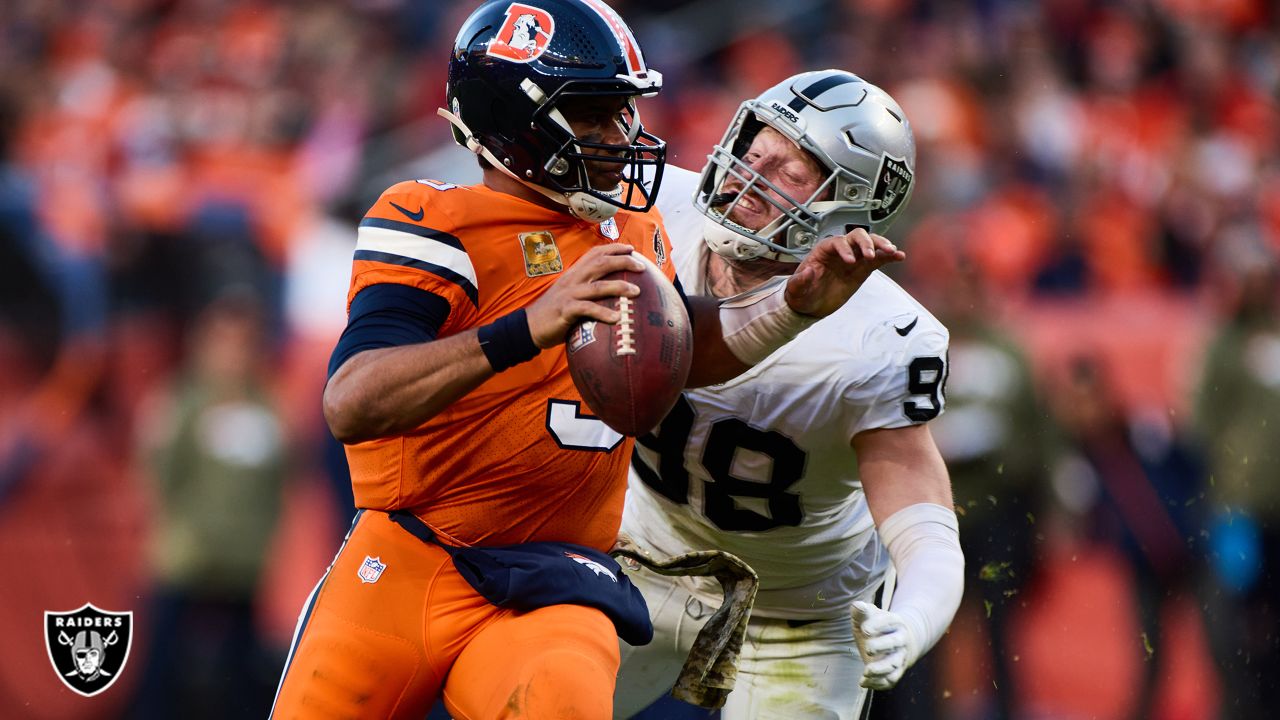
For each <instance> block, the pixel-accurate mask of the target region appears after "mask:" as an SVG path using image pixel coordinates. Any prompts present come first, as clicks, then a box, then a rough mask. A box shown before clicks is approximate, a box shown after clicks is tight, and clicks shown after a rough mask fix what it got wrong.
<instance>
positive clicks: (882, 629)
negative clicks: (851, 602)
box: [862, 608, 898, 637]
mask: <svg viewBox="0 0 1280 720" xmlns="http://www.w3.org/2000/svg"><path fill="white" fill-rule="evenodd" d="M897 627H898V623H897V620H896V618H895V617H894V616H893V614H891V613H887V612H885V611H883V610H880V609H879V608H877V609H876V610H875V611H874V612H872V613H870V614H868V616H867V618H866V619H865V620H863V621H862V633H863V634H864V635H866V636H868V637H872V636H876V635H883V634H885V633H889V632H893V631H894V630H895V629H896V628H897Z"/></svg>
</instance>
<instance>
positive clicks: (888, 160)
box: [870, 155, 913, 222]
mask: <svg viewBox="0 0 1280 720" xmlns="http://www.w3.org/2000/svg"><path fill="white" fill-rule="evenodd" d="M912 180H913V177H912V175H911V168H909V167H907V162H906V161H905V160H903V159H902V158H896V157H891V156H889V155H885V156H884V157H883V159H882V160H881V161H880V171H879V172H878V173H876V187H875V190H874V191H873V192H872V193H871V199H872V200H879V202H878V203H876V207H874V208H872V209H871V213H870V214H871V221H872V222H880V221H881V220H884V219H885V218H887V217H889V216H891V215H893V212H894V211H895V210H897V208H898V206H899V205H901V204H902V202H903V201H904V200H906V199H907V193H908V192H910V190H911V181H912Z"/></svg>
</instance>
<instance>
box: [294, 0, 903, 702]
mask: <svg viewBox="0 0 1280 720" xmlns="http://www.w3.org/2000/svg"><path fill="white" fill-rule="evenodd" d="M660 86H661V75H660V74H659V73H657V72H655V71H653V70H650V69H649V68H647V67H646V66H645V63H644V59H643V57H642V55H641V53H640V49H639V46H638V45H637V44H636V42H635V39H634V37H633V36H632V34H631V31H630V30H629V29H628V27H627V26H626V25H625V24H624V23H623V21H622V20H621V18H619V17H618V16H617V14H616V13H614V12H613V11H612V10H611V9H610V8H609V7H608V6H607V5H605V4H604V3H603V2H602V0H526V1H525V2H511V0H496V1H494V2H488V3H486V4H484V5H482V6H481V7H480V8H479V9H477V10H476V11H475V12H474V13H472V15H471V16H470V17H469V18H468V19H467V20H466V21H465V22H464V24H463V26H462V29H461V31H460V32H459V34H458V37H457V41H456V42H455V46H454V48H453V53H452V56H451V60H450V66H449V81H448V89H447V101H448V108H447V109H444V110H441V115H443V116H444V117H446V119H448V120H449V122H451V123H452V124H453V127H454V134H455V138H456V139H457V140H458V142H459V143H460V144H462V145H464V146H465V147H467V148H469V149H470V150H472V151H473V152H475V153H476V154H477V155H479V156H480V157H481V158H482V159H483V165H484V180H483V183H482V184H480V185H475V186H468V187H461V186H455V185H452V184H449V183H443V182H436V181H427V180H421V181H410V182H404V183H400V184H398V185H395V186H393V187H392V188H390V189H388V190H387V191H386V192H384V193H383V195H382V196H381V197H380V198H379V199H378V201H377V202H376V203H375V204H374V206H373V207H372V208H371V209H370V210H369V212H368V213H367V215H366V217H365V218H364V220H362V221H361V223H360V228H359V236H358V242H357V246H356V252H355V259H354V264H353V269H352V281H351V287H350V291H349V294H348V303H349V314H348V325H347V329H346V331H345V332H344V333H343V336H342V338H341V339H340V340H339V342H338V345H337V347H336V348H335V349H334V353H333V358H332V360H331V362H330V378H329V382H328V385H327V387H326V389H325V393H324V412H325V418H326V420H327V421H328V423H329V427H330V429H331V430H332V431H333V433H334V435H335V436H336V437H337V438H338V439H339V440H341V441H342V442H343V443H345V444H346V446H347V457H348V461H349V463H350V466H351V474H352V482H353V485H354V490H355V497H356V504H357V506H358V507H359V508H361V510H360V512H359V513H358V514H357V516H356V520H355V522H354V523H353V525H352V529H351V531H350V532H349V533H348V535H347V538H346V540H345V541H344V543H343V546H342V548H341V549H340V550H339V552H338V555H337V557H336V558H335V559H334V561H333V563H332V565H330V567H329V570H328V571H327V572H326V574H325V576H324V577H323V578H322V579H321V580H320V582H319V584H318V585H317V586H316V589H315V590H314V591H313V592H312V594H311V596H310V597H309V598H308V600H307V602H306V605H305V607H304V608H303V611H302V613H301V615H300V617H299V621H298V627H297V630H296V631H295V634H294V640H293V643H292V645H291V648H290V652H289V656H288V659H287V661H286V664H285V668H284V673H283V675H282V677H281V682H280V688H279V690H278V692H277V696H276V702H275V705H274V708H273V710H272V713H273V716H275V717H281V718H293V717H306V718H314V717H361V718H375V717H376V718H386V717H396V718H399V717H405V718H414V719H415V720H417V719H418V718H421V717H423V716H424V715H425V714H426V713H427V711H428V709H429V708H430V707H431V705H432V703H433V702H434V701H435V700H436V699H437V698H443V699H444V702H445V705H446V707H447V708H448V709H449V711H450V712H451V713H452V714H453V715H454V717H456V718H466V719H473V720H479V719H480V718H485V719H487V718H506V717H511V718H517V717H518V718H552V717H555V718H560V717H574V718H600V719H604V718H608V717H610V716H611V708H612V695H613V686H614V681H615V676H616V673H617V670H618V663H619V657H618V643H617V640H616V639H615V636H616V637H622V638H623V639H626V640H627V641H628V642H631V643H632V644H642V643H643V642H645V641H646V640H647V638H648V637H649V636H650V635H651V634H652V626H651V624H650V622H649V618H648V614H647V611H646V609H645V606H644V601H643V598H642V597H641V596H640V595H639V592H638V591H637V590H635V588H634V587H632V586H631V585H630V583H629V581H628V580H627V578H626V576H625V575H623V574H622V573H620V572H619V571H618V566H617V564H616V563H615V562H614V561H613V560H612V559H611V558H610V557H609V556H608V555H607V554H606V551H607V550H608V549H609V548H610V547H611V546H612V545H613V543H614V540H615V537H616V534H617V530H618V525H619V522H620V519H621V513H622V501H623V495H624V493H625V489H626V476H627V464H628V461H629V459H630V455H631V447H632V442H633V440H632V438H629V437H623V436H621V435H619V434H618V433H616V432H614V431H613V430H611V429H610V428H608V427H607V426H605V425H604V424H603V423H602V422H601V421H600V420H598V419H596V418H593V417H591V416H590V415H588V414H586V413H584V412H583V410H584V408H583V405H582V399H581V397H580V395H579V394H578V392H577V390H576V389H575V387H574V385H573V382H572V380H571V378H570V376H569V372H568V365H567V362H566V359H565V351H564V347H563V343H564V338H565V335H566V333H567V332H568V330H569V329H570V328H571V327H572V326H573V325H574V324H575V323H577V322H578V321H579V320H583V319H593V320H596V321H598V322H605V323H613V322H616V321H617V320H618V315H617V313H616V312H614V311H613V310H611V309H608V308H607V307H605V306H604V305H601V304H599V303H598V302H596V301H597V300H603V299H607V298H612V297H618V296H635V295H636V294H637V293H638V292H639V290H638V288H637V287H636V286H634V285H632V284H630V283H627V282H624V281H606V280H601V278H602V277H603V276H605V275H607V274H609V273H611V272H614V271H617V270H623V269H629V268H630V269H639V268H640V267H641V265H642V264H641V261H639V260H637V259H635V258H633V257H632V256H631V253H632V251H637V252H640V253H642V254H643V255H645V256H646V257H648V258H649V259H650V260H652V261H653V262H654V263H656V264H657V265H658V266H659V267H660V268H661V269H662V270H663V271H664V272H665V273H666V275H667V277H668V278H670V279H674V277H675V272H674V269H673V268H672V266H671V264H670V261H669V260H668V258H669V257H670V245H669V243H668V242H667V239H666V237H665V232H664V231H663V229H662V224H661V218H660V217H659V216H658V213H657V212H653V213H647V212H646V211H648V210H649V208H650V206H651V205H652V199H653V196H654V194H655V193H656V190H657V185H658V183H659V182H660V180H661V171H662V164H663V161H664V156H665V146H664V144H663V143H662V141H661V140H660V139H658V138H657V137H655V136H653V135H651V134H649V133H647V132H645V130H644V129H643V127H642V126H641V124H640V120H639V117H638V115H637V113H636V108H635V105H634V101H635V99H636V98H637V97H643V96H648V95H652V94H654V93H656V92H657V91H658V89H659V87H660ZM650 173H652V182H651V183H650V184H649V185H648V188H647V189H646V185H645V183H646V181H647V180H648V177H647V176H648V175H649V174H650ZM904 257H905V256H904V255H903V254H902V253H901V252H900V251H898V250H897V248H895V247H894V246H893V244H892V243H890V242H889V241H888V240H886V239H885V238H883V237H879V236H875V235H868V234H867V233H866V232H865V231H862V230H856V231H854V232H852V233H849V234H848V235H844V236H840V237H833V238H827V239H824V240H822V241H821V242H817V243H816V245H815V246H814V248H813V250H812V252H811V253H810V254H809V255H808V256H807V257H806V258H805V260H804V262H802V263H801V264H800V266H799V267H798V269H797V271H796V272H795V273H794V274H793V275H792V276H791V277H790V278H787V279H783V278H779V280H778V282H776V283H771V284H769V285H767V286H766V287H763V288H761V289H759V290H757V291H755V292H754V293H753V294H752V296H751V297H749V298H739V299H738V301H737V302H734V303H725V304H724V305H721V304H720V303H719V302H718V301H716V300H714V299H710V298H696V297H695V298H687V307H688V309H689V312H690V315H691V318H692V320H693V327H694V354H693V367H692V371H691V373H690V379H689V382H690V384H691V385H698V384H709V383H716V382H721V381H723V380H726V379H728V378H731V377H733V376H735V375H737V374H739V373H740V372H742V371H743V370H745V369H747V368H748V367H750V366H751V365H752V364H754V363H755V362H758V361H759V360H760V359H762V358H763V357H765V356H767V355H768V354H769V353H770V352H772V351H773V350H774V349H776V348H777V347H779V346H781V345H782V344H783V343H785V342H786V341H787V340H789V339H791V338H792V337H794V336H795V334H796V333H798V332H799V331H800V330H802V329H803V328H805V327H807V326H808V325H810V324H812V323H813V322H816V320H817V319H818V318H820V317H823V316H825V315H827V314H829V313H831V312H833V311H834V310H835V309H837V308H839V307H840V306H841V305H843V304H844V302H845V300H847V299H848V298H849V297H850V296H851V295H852V294H853V292H854V291H856V290H857V289H858V287H859V286H860V285H861V284H862V282H863V281H864V280H865V279H866V278H867V277H868V275H869V274H870V273H871V272H872V271H873V270H875V269H876V268H878V267H880V266H882V265H884V264H886V263H889V262H894V261H898V260H902V259H903V258H904Z"/></svg>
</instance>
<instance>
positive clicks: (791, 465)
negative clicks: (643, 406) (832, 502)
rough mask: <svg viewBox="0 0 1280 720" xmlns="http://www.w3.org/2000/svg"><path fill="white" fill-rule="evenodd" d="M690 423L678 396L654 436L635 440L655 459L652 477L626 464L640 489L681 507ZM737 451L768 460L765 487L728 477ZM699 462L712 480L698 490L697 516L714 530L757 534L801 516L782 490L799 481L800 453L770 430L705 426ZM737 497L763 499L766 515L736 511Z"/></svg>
mask: <svg viewBox="0 0 1280 720" xmlns="http://www.w3.org/2000/svg"><path fill="white" fill-rule="evenodd" d="M694 418H695V413H694V409H693V405H692V404H690V403H689V399H688V398H686V397H685V396H684V395H681V396H680V399H679V400H677V401H676V405H675V407H674V408H672V409H671V412H670V413H668V414H667V417H666V419H664V420H663V421H662V425H660V426H659V427H658V435H657V436H656V437H655V436H654V435H652V434H650V435H644V436H641V437H639V438H637V441H638V442H639V443H640V444H642V445H644V446H645V447H647V448H649V449H650V450H653V451H654V452H656V453H657V454H658V472H656V473H655V472H654V471H653V470H652V469H650V468H649V467H648V466H647V465H645V464H644V462H642V461H641V460H640V459H639V458H636V457H633V458H632V460H631V465H632V467H634V468H635V469H636V473H637V474H638V475H640V479H642V480H644V482H645V484H646V485H648V486H649V487H651V488H653V490H654V491H655V492H657V493H660V494H661V495H662V496H663V497H665V498H667V499H668V500H670V501H672V502H675V503H679V504H681V505H685V504H687V503H688V502H689V472H688V471H687V470H686V469H685V467H684V452H685V447H686V446H687V445H688V443H689V434H690V431H691V430H692V429H693V421H694ZM739 449H742V450H750V451H754V452H757V453H760V454H762V455H765V456H767V457H768V458H769V459H770V460H772V463H771V465H772V468H771V470H770V473H769V481H768V482H767V483H761V482H753V481H750V480H743V479H741V478H738V477H735V476H734V475H733V473H732V468H733V457H734V454H735V453H736V452H737V451H738V450H739ZM701 461H702V467H703V469H705V470H706V471H707V475H708V476H710V478H711V480H712V482H709V483H706V484H704V485H703V491H702V496H703V508H702V513H703V515H705V516H706V518H707V519H708V520H710V521H711V522H712V523H714V524H715V526H716V527H718V528H720V529H721V530H725V531H728V532H763V531H765V530H772V529H773V528H776V527H782V526H783V525H790V526H796V525H799V524H800V522H801V520H802V519H803V517H804V512H803V509H802V508H801V506H800V496H799V495H796V494H795V493H792V492H788V490H790V488H791V486H792V485H795V484H796V483H797V482H798V481H799V480H800V478H802V477H804V466H805V453H804V450H801V449H800V447H799V446H797V445H796V444H795V442H794V441H793V440H792V439H791V438H789V437H787V436H786V435H783V434H782V433H780V432H777V431H776V430H760V429H758V428H754V427H751V426H750V425H748V424H747V423H746V422H744V421H743V420H740V419H738V418H734V417H726V418H720V419H719V420H716V421H715V422H713V423H711V429H710V430H709V432H708V433H707V442H706V446H705V447H704V448H703V451H702V457H701ZM738 498H756V499H759V500H763V501H764V502H765V503H766V504H767V507H768V514H761V513H758V512H755V511H754V510H749V509H747V508H745V507H742V503H740V502H739V501H738Z"/></svg>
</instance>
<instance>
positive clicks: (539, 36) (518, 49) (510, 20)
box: [487, 3, 556, 63]
mask: <svg viewBox="0 0 1280 720" xmlns="http://www.w3.org/2000/svg"><path fill="white" fill-rule="evenodd" d="M555 31H556V21H555V18H553V17H551V13H549V12H547V11H546V10H543V9H542V8H536V7H530V6H529V5H522V4H520V3H511V7H509V8H507V19H506V22H504V23H503V24H502V28H501V29H499V30H498V34H497V35H495V36H494V38H493V41H492V42H491V43H489V49H488V51H487V52H488V54H489V55H492V56H493V57H497V58H502V59H503V60H510V61H511V62H519V63H527V62H533V61H534V60H537V59H538V56H540V55H542V53H543V52H544V51H545V50H546V49H547V43H549V42H551V36H552V35H553V34H555Z"/></svg>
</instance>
